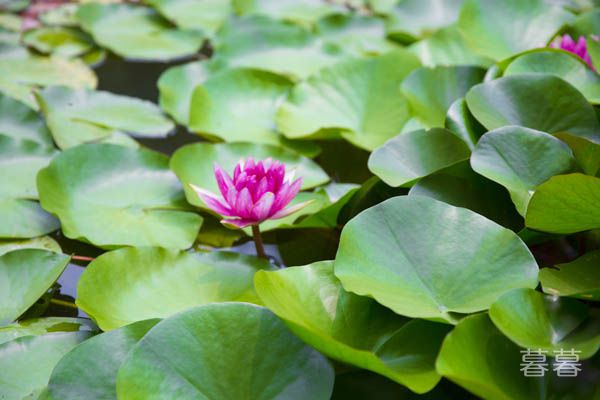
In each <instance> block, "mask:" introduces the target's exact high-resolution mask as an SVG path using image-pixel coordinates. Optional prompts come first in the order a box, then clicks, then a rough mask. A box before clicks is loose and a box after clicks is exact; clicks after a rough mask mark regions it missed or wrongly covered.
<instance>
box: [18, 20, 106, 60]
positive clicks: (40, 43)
mask: <svg viewBox="0 0 600 400" xmlns="http://www.w3.org/2000/svg"><path fill="white" fill-rule="evenodd" d="M23 42H24V43H25V44H26V45H28V46H31V47H33V48H34V49H36V50H37V51H39V52H41V53H44V54H55V55H58V56H61V57H67V58H68V57H77V56H81V55H83V54H84V53H87V52H88V51H90V50H91V49H92V48H93V47H94V42H93V41H92V40H91V38H90V37H89V36H88V35H86V34H85V33H83V32H81V31H80V30H77V29H72V28H65V27H60V26H51V27H40V28H37V29H32V30H28V31H26V32H25V33H24V34H23Z"/></svg>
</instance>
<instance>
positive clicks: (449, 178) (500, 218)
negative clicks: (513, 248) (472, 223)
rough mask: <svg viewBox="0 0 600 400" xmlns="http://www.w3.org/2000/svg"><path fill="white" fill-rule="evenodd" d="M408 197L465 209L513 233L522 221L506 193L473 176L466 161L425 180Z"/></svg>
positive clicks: (500, 187)
mask: <svg viewBox="0 0 600 400" xmlns="http://www.w3.org/2000/svg"><path fill="white" fill-rule="evenodd" d="M408 194H409V196H414V195H416V196H427V197H431V198H433V199H436V200H439V201H443V202H444V203H448V204H451V205H453V206H456V207H463V208H468V209H469V210H472V211H475V212H476V213H477V214H481V215H483V216H484V217H486V218H489V219H491V220H492V221H494V222H496V223H498V224H500V225H502V226H504V227H506V228H509V229H512V230H513V231H519V230H521V229H522V228H523V219H522V218H521V216H520V215H519V214H518V213H517V211H516V210H515V208H514V206H513V203H512V201H511V199H510V196H509V194H508V192H507V191H506V189H504V188H503V187H502V186H500V185H498V184H497V183H495V182H492V181H490V180H489V179H486V178H484V177H483V176H481V175H479V174H478V173H476V172H474V171H473V170H472V169H471V166H470V165H469V161H463V162H460V163H457V164H455V165H453V166H450V167H448V168H444V169H443V170H440V171H438V172H435V173H433V174H431V175H429V176H426V177H425V178H423V179H421V180H419V181H418V182H417V183H416V184H415V185H414V186H413V187H412V188H411V189H410V192H408Z"/></svg>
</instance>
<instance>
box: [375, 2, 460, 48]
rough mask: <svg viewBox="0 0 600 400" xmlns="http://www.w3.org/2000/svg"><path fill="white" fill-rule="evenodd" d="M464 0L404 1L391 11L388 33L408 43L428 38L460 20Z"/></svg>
mask: <svg viewBox="0 0 600 400" xmlns="http://www.w3.org/2000/svg"><path fill="white" fill-rule="evenodd" d="M463 1H464V0H403V1H400V2H397V4H396V5H395V6H394V7H393V8H392V9H391V10H390V13H389V15H388V23H387V33H388V35H390V36H391V37H392V38H394V39H397V40H400V41H403V42H406V41H412V40H415V39H417V38H420V37H424V36H428V35H430V34H431V33H432V32H435V31H437V30H438V29H441V28H444V27H446V26H448V25H452V24H453V23H455V22H456V21H457V20H458V13H459V12H460V9H461V6H462V3H463Z"/></svg>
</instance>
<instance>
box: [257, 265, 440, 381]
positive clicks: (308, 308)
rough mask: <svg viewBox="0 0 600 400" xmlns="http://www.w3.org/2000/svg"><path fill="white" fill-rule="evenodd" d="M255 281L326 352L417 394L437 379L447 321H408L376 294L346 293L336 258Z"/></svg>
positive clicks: (288, 320) (275, 309) (264, 275)
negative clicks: (375, 297)
mask: <svg viewBox="0 0 600 400" xmlns="http://www.w3.org/2000/svg"><path fill="white" fill-rule="evenodd" d="M254 280H255V285H256V290H257V292H258V295H259V296H260V298H261V300H262V301H263V302H264V303H265V305H266V306H267V307H269V308H270V309H271V310H272V311H273V312H274V313H275V314H277V316H279V317H280V318H282V319H283V320H284V321H285V322H286V324H287V325H288V326H289V327H290V329H291V330H292V331H293V332H294V333H295V334H296V335H298V336H299V337H300V338H301V339H302V340H304V341H305V342H307V343H308V344H310V345H311V346H313V347H314V348H315V349H317V350H319V351H321V352H323V353H324V354H326V355H328V356H330V357H332V358H335V359H338V360H340V361H342V362H346V363H349V364H352V365H355V366H357V367H359V368H366V369H369V370H371V371H374V372H377V373H380V374H382V375H384V376H387V377H388V378H390V379H392V380H394V381H396V382H399V383H401V384H403V385H406V386H408V387H409V388H410V389H411V390H413V391H415V392H417V393H423V392H426V391H429V390H430V389H432V388H433V387H434V386H435V385H436V383H437V382H438V381H439V376H438V375H437V373H436V372H435V367H434V363H435V358H436V356H437V352H438V351H439V347H440V345H441V342H442V339H443V338H444V336H445V335H446V333H447V332H448V331H449V328H448V326H447V325H443V324H438V323H434V322H427V321H420V320H413V321H410V320H408V319H406V318H403V317H400V316H398V315H396V314H394V313H393V312H392V311H391V310H388V309H386V308H385V307H382V306H380V305H379V304H377V303H376V302H375V301H374V300H373V299H370V298H367V297H361V296H357V295H355V294H352V293H349V292H346V291H345V290H344V289H343V288H342V285H341V283H340V282H339V281H338V279H337V278H336V277H335V276H334V275H333V262H331V261H323V262H319V263H315V264H311V265H307V266H303V267H292V268H286V269H284V270H280V271H273V272H265V271H261V272H258V273H257V274H256V277H255V279H254ZM407 343H410V346H407Z"/></svg>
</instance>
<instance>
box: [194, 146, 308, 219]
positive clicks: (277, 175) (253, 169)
mask: <svg viewBox="0 0 600 400" xmlns="http://www.w3.org/2000/svg"><path fill="white" fill-rule="evenodd" d="M215 178H216V180H217V184H218V185H219V190H220V192H221V196H222V198H219V196H218V195H216V194H213V193H211V192H209V191H207V190H204V189H201V188H199V187H197V186H195V185H190V186H191V187H192V189H194V191H195V192H196V193H197V194H198V196H200V198H201V199H202V200H203V201H204V203H206V205H207V206H208V207H209V208H210V209H212V210H213V211H215V212H216V213H218V214H221V215H222V216H223V217H225V219H223V220H221V222H222V223H223V224H226V225H233V226H235V227H237V228H244V227H246V226H249V225H254V226H256V225H258V224H260V223H261V222H263V221H265V220H267V219H278V218H283V217H285V216H287V215H290V214H291V213H293V212H296V211H298V210H300V209H301V208H302V207H304V206H306V205H307V204H308V203H309V202H304V203H300V204H297V205H295V206H292V207H287V208H286V206H287V205H288V204H289V203H290V201H292V199H293V198H294V197H296V195H297V194H298V192H299V191H300V186H302V178H300V179H296V180H293V174H287V175H286V171H285V165H284V164H282V163H281V162H279V161H276V160H271V159H270V158H268V159H266V160H262V161H257V162H255V161H254V160H253V159H252V158H248V159H247V160H246V162H244V161H241V162H240V163H239V164H238V165H236V167H235V170H234V172H233V178H231V177H230V176H229V175H228V174H227V172H225V171H223V169H222V168H221V167H220V166H219V165H217V164H215Z"/></svg>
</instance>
